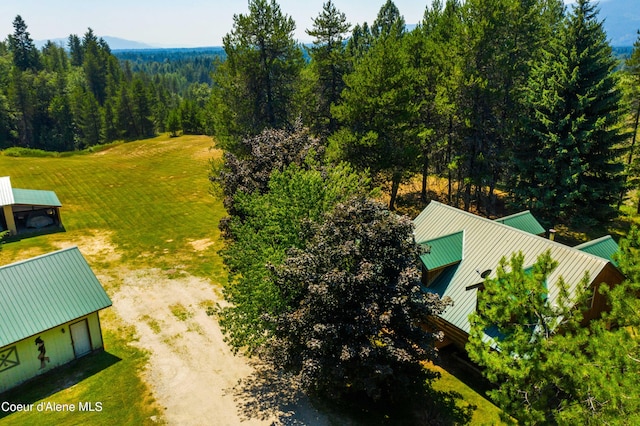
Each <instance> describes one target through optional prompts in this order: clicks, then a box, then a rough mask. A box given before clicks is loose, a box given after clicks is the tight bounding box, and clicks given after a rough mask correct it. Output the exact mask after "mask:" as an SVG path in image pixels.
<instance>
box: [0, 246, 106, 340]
mask: <svg viewBox="0 0 640 426" xmlns="http://www.w3.org/2000/svg"><path fill="white" fill-rule="evenodd" d="M0 295H2V297H0V347H3V346H7V345H10V344H12V343H14V342H17V341H20V340H23V339H26V338H28V337H31V336H33V335H36V334H38V333H41V332H43V331H46V330H49V329H51V328H53V327H57V326H59V325H61V324H65V323H67V322H69V321H72V320H74V319H76V318H80V317H83V316H85V315H88V314H90V313H92V312H96V311H98V310H100V309H104V308H106V307H108V306H111V299H109V296H107V293H106V292H105V291H104V289H103V288H102V285H101V284H100V282H99V281H98V279H97V278H96V276H95V274H94V273H93V271H92V270H91V268H90V267H89V264H88V263H87V261H86V260H85V259H84V257H83V256H82V254H81V253H80V250H78V248H77V247H71V248H67V249H63V250H59V251H56V252H53V253H49V254H45V255H42V256H38V257H34V258H31V259H28V260H25V261H22V262H17V263H12V264H10V265H6V266H2V267H0Z"/></svg>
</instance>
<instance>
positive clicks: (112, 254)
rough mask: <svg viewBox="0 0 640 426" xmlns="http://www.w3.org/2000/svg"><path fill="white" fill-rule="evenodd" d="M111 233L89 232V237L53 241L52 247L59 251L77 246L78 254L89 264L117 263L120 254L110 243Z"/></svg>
mask: <svg viewBox="0 0 640 426" xmlns="http://www.w3.org/2000/svg"><path fill="white" fill-rule="evenodd" d="M111 235H112V233H111V232H106V231H97V230H96V231H91V235H90V236H75V237H74V239H73V241H67V240H63V241H54V242H53V245H55V246H56V247H58V248H60V249H64V248H68V247H73V246H78V249H79V250H80V252H81V253H82V254H83V255H84V256H85V257H86V258H87V259H88V260H89V261H90V262H117V261H119V260H120V258H121V254H120V253H119V252H118V251H117V250H116V247H115V245H114V244H113V243H112V242H111Z"/></svg>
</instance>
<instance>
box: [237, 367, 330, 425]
mask: <svg viewBox="0 0 640 426" xmlns="http://www.w3.org/2000/svg"><path fill="white" fill-rule="evenodd" d="M252 366H253V367H254V370H255V371H254V373H253V374H252V375H250V376H248V377H246V378H244V379H242V380H240V381H239V382H238V384H237V385H236V386H234V387H233V388H230V389H227V392H228V393H230V394H232V395H233V396H234V399H235V401H236V403H237V404H238V407H239V408H238V409H239V414H240V418H241V419H242V421H247V420H250V419H258V420H262V421H268V420H271V421H272V423H271V424H272V425H287V426H289V425H291V426H293V425H314V426H315V425H325V424H326V425H330V424H332V423H331V422H329V421H328V419H327V416H325V415H324V414H323V413H321V412H319V411H318V410H317V409H316V408H315V407H314V405H312V403H311V401H310V400H309V399H308V398H307V397H306V396H305V395H304V393H303V392H302V391H301V390H300V389H299V387H298V386H296V384H295V381H294V380H292V379H291V377H289V376H287V375H286V374H284V373H282V372H279V371H276V370H275V369H273V368H272V367H270V366H268V365H266V364H262V363H259V362H254V363H253V365H252Z"/></svg>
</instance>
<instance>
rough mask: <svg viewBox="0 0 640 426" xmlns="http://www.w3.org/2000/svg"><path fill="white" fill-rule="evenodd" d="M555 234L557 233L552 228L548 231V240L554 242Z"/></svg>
mask: <svg viewBox="0 0 640 426" xmlns="http://www.w3.org/2000/svg"><path fill="white" fill-rule="evenodd" d="M556 232H557V231H556V230H555V229H553V228H551V229H549V239H550V240H551V241H555V239H556Z"/></svg>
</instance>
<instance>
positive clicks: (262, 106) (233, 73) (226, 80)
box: [214, 0, 303, 145]
mask: <svg viewBox="0 0 640 426" xmlns="http://www.w3.org/2000/svg"><path fill="white" fill-rule="evenodd" d="M294 30H295V23H294V21H293V19H292V18H291V17H290V16H288V15H286V14H283V13H282V11H281V10H280V6H279V5H278V3H276V1H275V0H250V1H249V13H248V14H246V15H244V14H239V15H234V17H233V29H232V31H231V32H230V33H228V34H227V35H226V36H225V37H224V39H223V43H224V49H225V52H226V54H227V60H226V61H225V62H224V63H223V64H222V65H221V66H220V67H218V69H217V72H216V74H215V76H214V79H215V82H216V91H215V95H216V99H217V102H216V105H215V112H216V122H215V127H216V132H217V136H218V137H219V138H221V140H222V141H225V140H226V141H230V143H231V145H233V143H234V142H237V141H238V140H239V138H241V137H243V136H244V135H255V134H258V133H259V132H260V131H262V130H263V129H265V128H267V127H273V128H283V127H287V126H289V127H290V126H292V125H293V118H292V117H291V114H292V112H293V111H292V100H293V94H294V93H293V92H294V88H295V87H296V82H297V81H298V76H299V74H300V70H301V68H302V65H303V59H302V51H301V49H300V48H299V46H298V45H297V44H296V42H295V41H294V39H293V31H294Z"/></svg>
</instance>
